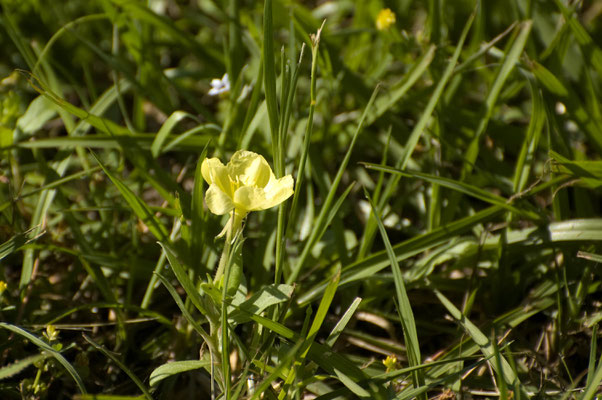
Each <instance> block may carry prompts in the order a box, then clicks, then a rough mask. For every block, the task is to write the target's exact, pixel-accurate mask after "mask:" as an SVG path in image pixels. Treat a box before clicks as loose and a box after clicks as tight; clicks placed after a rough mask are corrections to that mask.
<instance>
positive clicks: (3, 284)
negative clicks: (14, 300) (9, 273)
mask: <svg viewBox="0 0 602 400" xmlns="http://www.w3.org/2000/svg"><path fill="white" fill-rule="evenodd" d="M7 287H8V285H7V284H6V282H4V281H0V296H2V293H4V291H5V290H6V288H7Z"/></svg>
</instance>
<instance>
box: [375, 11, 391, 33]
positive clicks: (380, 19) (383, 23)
mask: <svg viewBox="0 0 602 400" xmlns="http://www.w3.org/2000/svg"><path fill="white" fill-rule="evenodd" d="M394 23H395V13H394V12H393V11H391V9H390V8H383V9H382V10H380V11H379V13H378V15H377V16H376V29H378V30H379V31H384V30H385V29H389V27H390V26H391V25H393V24H394Z"/></svg>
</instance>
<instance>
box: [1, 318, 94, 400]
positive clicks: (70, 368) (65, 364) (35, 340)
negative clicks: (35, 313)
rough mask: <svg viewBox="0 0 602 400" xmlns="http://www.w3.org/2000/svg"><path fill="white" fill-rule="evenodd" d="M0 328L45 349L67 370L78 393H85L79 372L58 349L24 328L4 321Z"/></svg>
mask: <svg viewBox="0 0 602 400" xmlns="http://www.w3.org/2000/svg"><path fill="white" fill-rule="evenodd" d="M0 328H5V329H8V330H9V331H11V332H14V333H16V334H17V335H20V336H23V337H24V338H26V339H27V340H29V341H30V342H32V343H33V344H35V345H36V346H38V347H39V348H40V349H42V350H44V351H47V352H48V353H49V354H50V355H51V356H52V357H54V358H56V360H57V361H58V362H59V363H60V364H61V365H62V366H63V367H65V369H66V370H67V372H69V375H71V376H72V377H73V380H74V381H75V383H76V384H77V387H78V388H79V391H80V393H83V394H85V393H87V391H86V386H85V385H84V381H83V380H82V378H81V377H80V376H79V374H78V373H77V371H76V370H75V368H73V366H72V365H71V364H70V363H69V361H67V359H66V358H65V357H63V355H62V354H61V353H59V352H58V351H56V350H55V349H53V348H52V347H51V346H50V345H48V344H47V343H46V342H44V341H43V340H41V339H39V338H38V337H36V336H34V335H32V334H31V333H29V332H27V331H26V330H25V329H23V328H20V327H18V326H16V325H12V324H8V323H6V322H0Z"/></svg>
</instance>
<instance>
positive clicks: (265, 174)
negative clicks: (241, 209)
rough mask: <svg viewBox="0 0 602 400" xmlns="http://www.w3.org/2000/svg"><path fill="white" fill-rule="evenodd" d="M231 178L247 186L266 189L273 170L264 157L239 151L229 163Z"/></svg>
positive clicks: (250, 152)
mask: <svg viewBox="0 0 602 400" xmlns="http://www.w3.org/2000/svg"><path fill="white" fill-rule="evenodd" d="M228 172H229V174H230V176H231V177H232V178H233V179H234V177H237V178H238V182H240V183H241V184H243V185H245V186H256V187H264V186H265V185H267V184H268V182H269V181H270V176H271V174H272V169H271V168H270V165H269V164H268V162H267V161H266V160H265V158H263V156H261V155H259V154H257V153H253V152H252V151H246V150H239V151H237V152H236V153H234V154H233V155H232V158H231V159H230V162H229V163H228Z"/></svg>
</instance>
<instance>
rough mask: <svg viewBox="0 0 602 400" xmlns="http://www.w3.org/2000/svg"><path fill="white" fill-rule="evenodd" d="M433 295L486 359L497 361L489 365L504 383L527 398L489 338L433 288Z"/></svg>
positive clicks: (521, 386)
mask: <svg viewBox="0 0 602 400" xmlns="http://www.w3.org/2000/svg"><path fill="white" fill-rule="evenodd" d="M433 291H434V293H435V296H437V298H438V299H439V301H440V302H441V304H443V306H444V307H445V308H446V309H447V311H448V312H449V313H450V314H451V316H452V317H453V318H454V319H455V320H456V321H457V322H458V323H459V324H460V325H461V326H462V328H463V329H464V331H465V332H466V333H467V334H468V335H469V336H470V337H471V338H472V340H473V341H474V342H475V343H476V344H477V346H479V348H480V349H481V352H482V353H483V355H484V356H485V357H486V358H487V359H494V360H495V361H499V362H495V361H494V362H491V361H490V365H491V367H492V368H493V369H494V370H495V371H496V373H497V374H498V375H500V376H501V377H502V378H503V379H504V381H505V382H506V384H508V385H509V386H511V387H513V388H514V389H515V390H519V391H520V393H521V396H524V398H525V399H528V398H529V395H528V394H527V391H526V389H525V387H524V386H523V385H522V384H521V382H520V380H519V379H518V376H517V375H516V373H515V372H514V370H513V369H512V367H511V366H510V364H509V363H508V361H506V359H505V358H504V356H503V355H502V354H501V353H499V349H498V348H497V346H496V345H495V344H494V343H492V342H491V340H490V339H489V338H488V337H487V336H485V334H483V332H481V330H480V329H479V328H477V326H476V325H475V324H473V323H472V322H471V321H470V320H469V319H468V318H467V317H466V316H465V315H462V312H461V311H460V310H458V309H457V308H456V306H454V304H453V303H452V302H451V301H449V300H448V299H447V297H445V296H444V295H443V293H441V292H440V291H438V290H437V289H434V290H433Z"/></svg>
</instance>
